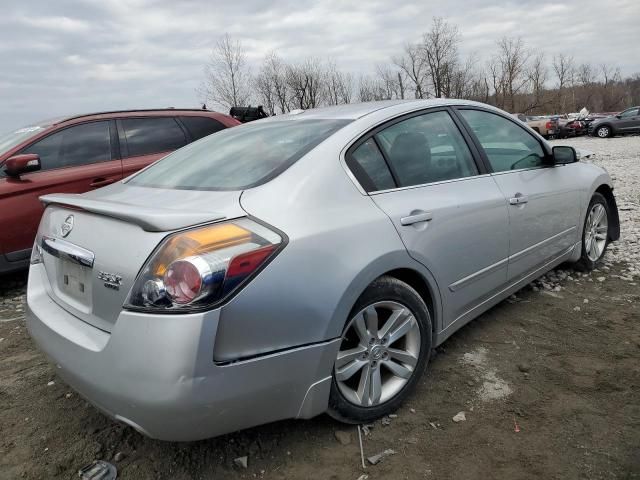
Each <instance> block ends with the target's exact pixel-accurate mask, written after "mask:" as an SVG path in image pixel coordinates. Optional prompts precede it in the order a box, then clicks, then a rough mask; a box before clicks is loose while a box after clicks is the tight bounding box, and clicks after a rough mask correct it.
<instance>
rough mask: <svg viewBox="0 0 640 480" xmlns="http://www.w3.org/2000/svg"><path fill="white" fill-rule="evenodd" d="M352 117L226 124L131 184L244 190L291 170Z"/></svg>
mask: <svg viewBox="0 0 640 480" xmlns="http://www.w3.org/2000/svg"><path fill="white" fill-rule="evenodd" d="M347 123H349V121H348V120H328V119H322V120H320V119H318V120H302V119H300V120H277V121H268V122H257V123H250V124H245V125H242V126H238V127H234V128H227V129H225V130H222V131H220V132H218V133H216V134H215V135H211V136H209V137H207V138H203V139H202V140H200V141H198V142H194V143H191V144H189V145H188V146H186V147H185V148H182V149H180V150H178V151H176V152H174V153H172V154H171V155H168V156H167V157H165V158H163V159H162V160H160V161H158V162H156V163H155V164H153V165H152V166H151V167H149V168H147V169H146V170H143V171H142V172H140V173H139V174H138V175H136V176H134V177H132V178H131V179H130V180H129V181H128V183H130V184H132V185H139V186H143V187H157V188H171V189H181V190H242V189H245V188H250V187H254V186H256V185H259V184H261V183H264V182H266V181H268V180H270V179H271V178H274V177H275V176H277V175H279V174H280V173H281V172H283V171H284V170H286V169H287V168H288V167H289V166H290V165H292V164H293V163H294V162H295V161H296V160H298V159H299V158H301V157H302V156H303V155H304V154H306V153H307V152H309V151H310V150H311V149H313V148H314V147H316V146H317V145H318V144H319V143H320V142H322V141H323V140H325V139H326V138H328V137H329V136H330V135H332V134H333V133H335V132H336V131H337V130H339V129H340V128H342V127H343V126H344V125H346V124H347Z"/></svg>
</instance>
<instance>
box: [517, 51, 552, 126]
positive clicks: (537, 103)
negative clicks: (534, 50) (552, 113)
mask: <svg viewBox="0 0 640 480" xmlns="http://www.w3.org/2000/svg"><path fill="white" fill-rule="evenodd" d="M548 72H549V71H548V69H547V66H546V64H545V61H544V54H543V53H539V54H538V55H536V56H535V57H533V59H532V60H531V63H530V65H529V68H528V69H527V77H528V80H529V84H530V90H531V93H530V95H528V97H529V101H528V102H527V104H526V105H525V106H524V108H523V109H522V113H529V112H531V111H532V110H535V109H536V108H540V107H543V106H545V105H547V104H548V103H549V101H548V100H545V98H544V93H545V84H546V83H547V77H548ZM512 111H513V110H512Z"/></svg>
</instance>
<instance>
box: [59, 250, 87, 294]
mask: <svg viewBox="0 0 640 480" xmlns="http://www.w3.org/2000/svg"><path fill="white" fill-rule="evenodd" d="M89 280H90V277H89V275H88V269H87V268H84V267H82V266H80V265H76V264H75V263H71V262H67V261H64V260H63V261H61V262H60V280H59V286H60V290H61V291H62V292H64V293H65V294H66V295H68V296H70V297H72V298H74V299H75V300H78V301H80V302H82V303H86V300H87V298H88V296H89V293H90V285H89Z"/></svg>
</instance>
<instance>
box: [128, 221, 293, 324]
mask: <svg viewBox="0 0 640 480" xmlns="http://www.w3.org/2000/svg"><path fill="white" fill-rule="evenodd" d="M283 242H284V239H283V238H282V236H281V235H279V234H278V233H276V232H274V231H273V230H271V229H269V228H267V227H265V226H263V225H261V224H259V223H257V222H254V221H252V220H249V219H246V218H244V219H239V220H234V221H232V222H224V223H217V224H214V225H210V226H207V227H201V228H197V229H193V230H187V231H184V232H179V233H176V234H174V235H171V236H169V237H167V238H166V239H165V240H164V241H163V242H162V243H161V244H160V246H159V247H158V249H157V250H156V252H154V254H153V255H152V256H151V257H150V258H149V260H148V261H147V263H146V264H145V266H144V268H143V269H142V271H141V273H140V274H139V275H138V278H137V279H136V282H135V284H134V287H133V288H132V290H131V293H130V294H129V298H128V299H127V302H126V304H125V307H126V308H130V309H134V310H140V309H142V310H154V311H168V312H173V311H184V310H193V309H206V308H211V307H212V306H214V305H215V304H218V303H221V302H222V301H223V300H226V299H227V298H229V297H230V296H231V295H232V294H233V293H234V292H235V291H237V290H238V288H239V287H241V286H242V285H243V284H244V283H246V282H247V281H248V280H249V279H250V278H251V277H252V276H253V275H254V274H255V273H257V272H258V270H260V268H261V267H262V266H264V265H265V264H266V262H267V261H268V260H269V259H271V258H272V257H273V256H275V255H276V254H277V253H278V251H279V249H280V248H281V247H282V246H283Z"/></svg>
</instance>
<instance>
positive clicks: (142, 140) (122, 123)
mask: <svg viewBox="0 0 640 480" xmlns="http://www.w3.org/2000/svg"><path fill="white" fill-rule="evenodd" d="M117 123H118V137H119V138H120V152H121V154H122V169H123V173H124V176H125V177H128V176H129V175H131V174H132V173H135V172H137V171H138V170H140V169H142V168H144V167H146V166H147V165H150V164H152V163H153V162H155V161H156V160H158V159H160V158H162V157H164V156H165V155H167V154H169V153H171V152H172V151H173V150H176V149H178V148H180V147H183V146H185V145H186V144H187V134H186V132H185V130H184V128H183V127H182V126H181V125H180V124H179V123H178V122H177V121H176V119H175V118H174V117H136V118H123V119H120V120H118V121H117Z"/></svg>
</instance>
